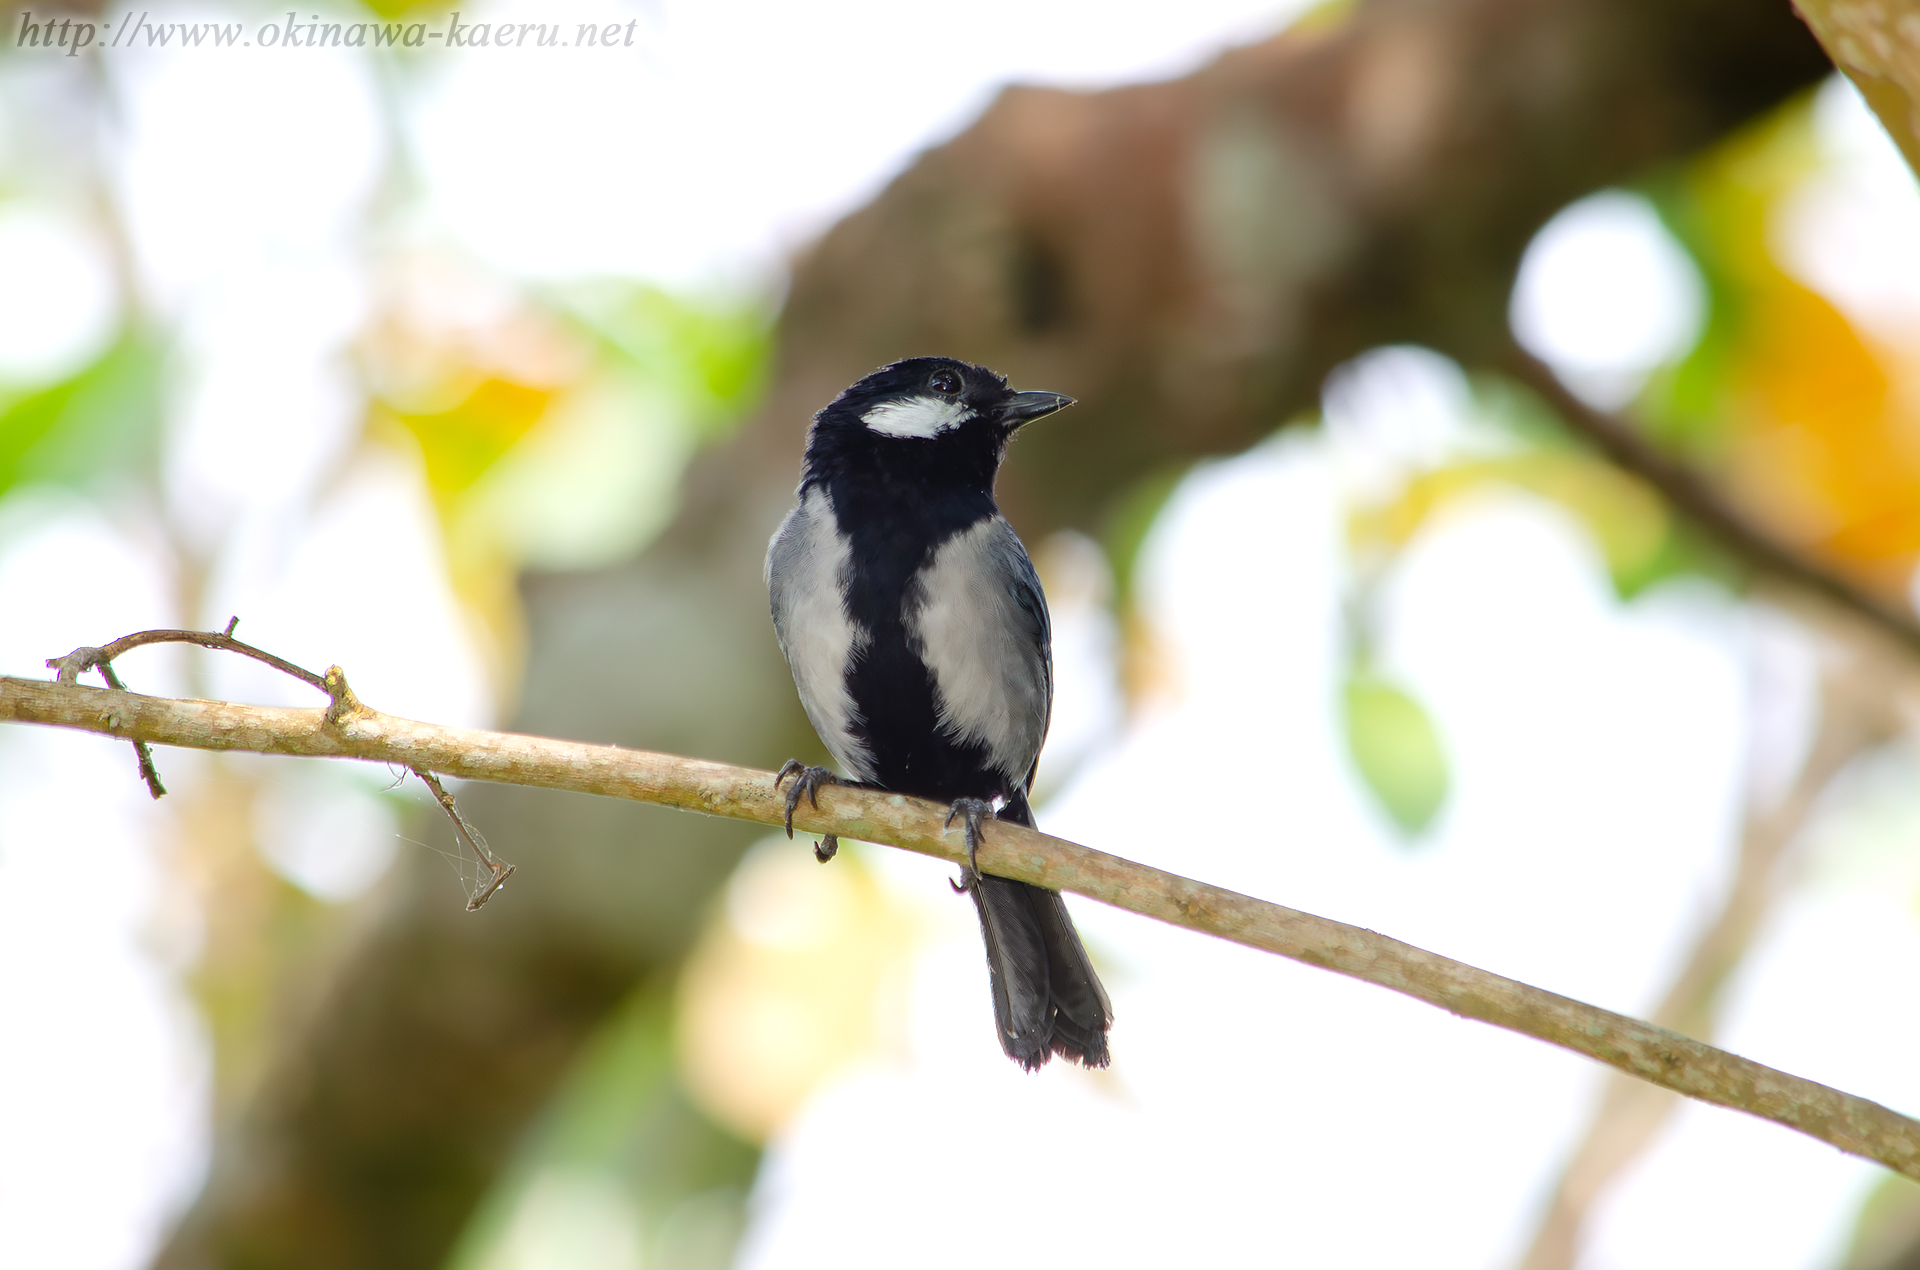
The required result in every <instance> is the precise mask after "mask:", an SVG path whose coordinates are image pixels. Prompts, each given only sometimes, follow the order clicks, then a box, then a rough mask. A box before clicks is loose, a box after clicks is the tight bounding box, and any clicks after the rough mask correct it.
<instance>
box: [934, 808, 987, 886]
mask: <svg viewBox="0 0 1920 1270" xmlns="http://www.w3.org/2000/svg"><path fill="white" fill-rule="evenodd" d="M992 814H993V808H992V807H991V806H989V805H988V804H986V803H985V802H982V801H981V800H980V799H978V798H956V799H954V800H953V806H952V807H950V808H948V809H947V822H946V824H944V825H942V826H941V828H942V829H943V830H945V829H951V828H953V818H954V817H955V816H959V817H961V823H962V824H964V825H965V826H966V831H967V876H966V879H965V880H964V881H962V882H956V883H954V889H955V890H956V891H971V890H972V889H973V884H974V883H975V882H976V881H978V880H979V878H980V823H981V821H983V820H985V819H986V818H987V817H988V816H990V815H992Z"/></svg>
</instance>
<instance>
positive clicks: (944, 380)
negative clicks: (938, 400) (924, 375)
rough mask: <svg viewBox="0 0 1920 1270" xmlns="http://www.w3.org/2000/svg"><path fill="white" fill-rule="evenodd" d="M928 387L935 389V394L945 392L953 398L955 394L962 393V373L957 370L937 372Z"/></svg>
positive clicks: (929, 381)
mask: <svg viewBox="0 0 1920 1270" xmlns="http://www.w3.org/2000/svg"><path fill="white" fill-rule="evenodd" d="M927 387H929V388H931V389H933V390H934V391H935V392H943V393H946V394H947V395H948V396H952V395H953V394H954V393H957V392H959V391H960V388H961V383H960V372H959V371H957V370H936V371H934V372H933V378H932V379H929V380H928V381H927Z"/></svg>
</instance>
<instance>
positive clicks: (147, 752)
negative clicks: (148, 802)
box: [100, 661, 167, 802]
mask: <svg viewBox="0 0 1920 1270" xmlns="http://www.w3.org/2000/svg"><path fill="white" fill-rule="evenodd" d="M100 674H101V675H102V677H104V678H105V679H106V681H107V687H109V688H117V689H119V690H120V691H121V692H125V691H126V690H127V686H126V685H125V684H123V683H121V682H120V676H119V675H116V674H115V673H114V672H113V663H112V662H108V661H102V662H101V663H100ZM133 755H134V758H135V759H137V760H138V761H139V763H140V779H141V780H143V781H145V782H146V783H147V793H148V794H150V795H151V796H152V797H153V799H154V801H156V802H158V801H159V800H160V799H162V798H165V797H166V796H167V787H166V786H165V785H162V784H161V783H160V769H159V768H157V767H155V766H154V765H153V750H152V749H150V748H149V747H148V745H147V743H146V742H145V741H135V742H134V743H133Z"/></svg>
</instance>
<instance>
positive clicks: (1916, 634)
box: [1507, 346, 1920, 653]
mask: <svg viewBox="0 0 1920 1270" xmlns="http://www.w3.org/2000/svg"><path fill="white" fill-rule="evenodd" d="M1507 370H1508V371H1509V372H1510V373H1511V374H1512V375H1513V376H1514V377H1515V378H1517V379H1519V380H1520V381H1521V382H1522V383H1524V384H1526V385H1527V387H1529V388H1531V389H1532V390H1533V391H1535V392H1537V393H1539V394H1540V396H1542V397H1543V398H1545V399H1546V402H1547V404H1548V405H1549V406H1551V407H1553V409H1554V410H1555V411H1556V412H1557V413H1558V414H1559V415H1560V417H1561V419H1563V420H1564V421H1565V422H1566V423H1567V424H1568V426H1570V427H1572V428H1573V429H1574V430H1575V431H1577V432H1579V433H1580V434H1581V435H1582V436H1584V437H1586V438H1587V439H1588V440H1589V441H1591V442H1593V443H1594V444H1595V445H1596V446H1598V447H1599V448H1600V451H1601V453H1603V454H1605V455H1606V456H1607V457H1608V458H1609V459H1611V460H1612V461H1613V462H1614V463H1615V464H1617V465H1618V466H1620V467H1622V468H1625V469H1626V470H1627V471H1629V472H1632V473H1634V474H1635V475H1636V476H1638V477H1640V478H1641V479H1642V480H1644V481H1646V482H1647V484H1649V485H1651V486H1653V487H1654V488H1655V489H1656V490H1659V491H1660V493H1661V494H1662V495H1663V496H1665V498H1666V500H1667V502H1668V503H1670V504H1672V505H1673V507H1674V509H1675V510H1677V511H1678V512H1680V514H1681V515H1683V516H1685V517H1686V518H1687V519H1689V520H1691V521H1692V522H1693V523H1694V524H1696V525H1698V526H1699V527H1700V528H1701V529H1703V530H1705V531H1706V532H1707V533H1708V534H1709V535H1711V536H1712V537H1713V538H1714V539H1715V540H1716V541H1718V542H1719V543H1720V545H1721V546H1723V547H1725V548H1727V549H1728V550H1729V551H1731V552H1732V553H1733V554H1734V555H1735V556H1738V557H1739V558H1740V559H1742V560H1745V561H1746V562H1747V563H1748V564H1750V565H1753V566H1754V567H1755V568H1758V569H1760V570H1762V571H1763V572H1766V573H1770V574H1773V575H1774V576H1776V577H1778V578H1781V579H1782V580H1784V581H1787V582H1790V583H1792V584H1793V585H1794V586H1796V587H1799V588H1801V589H1802V590H1806V591H1811V592H1813V593H1814V594H1816V595H1818V596H1821V597H1822V598H1824V599H1826V600H1827V601H1829V602H1830V603H1833V604H1835V605H1838V606H1839V607H1840V608H1842V609H1844V610H1846V611H1847V612H1849V613H1852V614H1854V615H1855V616H1857V617H1861V618H1864V619H1866V620H1867V622H1869V623H1870V624H1872V625H1873V626H1874V627H1875V628H1876V629H1878V630H1879V631H1881V632H1882V633H1884V634H1886V635H1889V636H1891V637H1892V638H1893V639H1894V640H1895V641H1896V642H1897V643H1898V644H1900V645H1901V646H1902V647H1903V648H1905V649H1906V651H1907V652H1909V653H1920V622H1916V621H1915V620H1914V618H1913V617H1912V616H1911V615H1909V614H1907V613H1904V612H1902V611H1901V610H1899V609H1897V608H1895V607H1894V606H1893V605H1891V604H1888V603H1886V602H1885V601H1883V600H1881V599H1880V598H1879V597H1877V596H1875V595H1874V594H1872V593H1871V592H1869V591H1868V590H1866V589H1865V588H1864V587H1861V586H1859V585H1857V584H1856V583H1854V582H1853V581H1851V580H1850V579H1848V578H1845V577H1842V576H1841V575H1840V574H1838V573H1835V572H1834V571H1833V570H1831V569H1829V568H1827V567H1826V566H1825V565H1823V564H1821V563H1820V562H1819V561H1817V560H1815V559H1814V558H1813V557H1811V556H1809V555H1807V554H1805V553H1804V552H1801V551H1799V550H1798V549H1796V548H1794V547H1791V546H1789V545H1787V544H1786V543H1783V542H1781V541H1780V540H1778V539H1776V538H1774V537H1772V536H1771V535H1769V534H1768V533H1767V532H1766V531H1765V530H1762V529H1761V528H1759V527H1758V526H1756V525H1754V524H1753V523H1752V522H1751V521H1749V520H1748V519H1747V518H1746V516H1744V515H1743V514H1742V513H1741V512H1740V511H1739V510H1737V509H1736V508H1735V507H1734V506H1733V504H1732V503H1730V502H1728V501H1727V500H1726V499H1725V498H1724V497H1722V496H1721V494H1720V492H1719V491H1718V490H1716V489H1714V488H1713V487H1712V486H1711V485H1710V484H1708V483H1707V481H1706V480H1704V479H1703V478H1702V477H1701V476H1700V475H1699V474H1698V473H1696V472H1694V471H1693V470H1692V469H1690V468H1688V467H1687V466H1686V465H1685V464H1682V463H1680V462H1678V461H1676V460H1674V459H1672V458H1670V457H1669V456H1667V455H1666V454H1665V453H1663V452H1662V451H1661V450H1660V449H1659V448H1658V447H1656V446H1655V445H1654V444H1653V443H1652V442H1651V441H1649V440H1647V438H1646V437H1645V436H1643V435H1641V433H1640V432H1639V431H1638V430H1637V429H1635V428H1634V427H1633V425H1631V424H1630V423H1627V422H1626V421H1624V420H1622V419H1619V418H1617V417H1615V416H1614V415H1610V414H1608V413H1606V412H1605V411H1602V410H1596V409H1594V408H1593V407H1592V406H1590V405H1588V404H1587V403H1586V402H1584V401H1582V400H1580V398H1579V397H1577V396H1575V395H1574V394H1573V393H1572V392H1570V391H1569V390H1568V389H1567V386H1566V385H1565V384H1563V383H1561V382H1560V380H1559V379H1558V378H1557V377H1556V376H1555V375H1554V373H1553V371H1552V370H1550V369H1549V368H1548V367H1547V366H1546V365H1545V364H1544V363H1542V362H1541V361H1539V360H1538V359H1536V358H1534V357H1532V356H1530V355H1529V354H1527V353H1526V352H1525V351H1523V350H1522V349H1520V348H1519V347H1518V346H1514V347H1512V348H1511V349H1510V350H1509V352H1508V356H1507Z"/></svg>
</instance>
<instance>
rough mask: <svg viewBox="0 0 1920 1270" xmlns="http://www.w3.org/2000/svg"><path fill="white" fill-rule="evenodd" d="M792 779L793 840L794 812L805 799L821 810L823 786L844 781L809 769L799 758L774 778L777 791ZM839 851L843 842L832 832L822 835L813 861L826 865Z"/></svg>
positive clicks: (790, 816)
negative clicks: (788, 779) (783, 782)
mask: <svg viewBox="0 0 1920 1270" xmlns="http://www.w3.org/2000/svg"><path fill="white" fill-rule="evenodd" d="M789 776H791V777H793V784H792V785H790V786H788V787H787V837H789V838H791V837H793V809H794V808H795V807H798V806H799V805H800V800H801V798H803V797H804V798H805V799H806V800H807V801H808V802H809V803H811V804H813V806H814V807H815V808H816V809H818V807H819V806H820V787H821V786H822V785H838V784H840V783H841V781H840V778H839V777H838V776H835V775H834V774H833V773H832V772H830V771H828V770H827V769H826V768H824V767H808V766H807V765H806V764H805V763H802V762H801V761H800V760H799V759H797V758H790V759H788V760H787V761H786V763H784V764H783V765H782V766H781V768H780V771H779V772H778V773H777V774H776V775H775V776H774V778H773V787H774V789H775V790H778V789H779V788H780V782H781V781H784V780H786V779H787V777H789ZM839 851H840V839H839V838H838V837H836V836H835V835H833V834H830V833H829V834H822V835H821V838H820V841H819V843H818V844H817V845H815V847H814V848H813V858H814V859H816V860H818V861H819V862H820V863H822V864H825V863H826V862H827V861H829V860H831V859H833V857H834V856H835V855H837V854H839Z"/></svg>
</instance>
